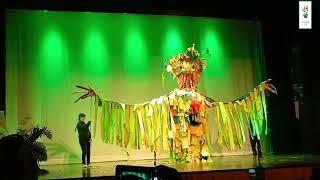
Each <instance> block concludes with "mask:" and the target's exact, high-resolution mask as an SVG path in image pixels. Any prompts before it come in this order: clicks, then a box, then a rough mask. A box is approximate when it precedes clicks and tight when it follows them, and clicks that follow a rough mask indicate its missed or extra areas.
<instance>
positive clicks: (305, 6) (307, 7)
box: [299, 1, 312, 29]
mask: <svg viewBox="0 0 320 180" xmlns="http://www.w3.org/2000/svg"><path fill="white" fill-rule="evenodd" d="M311 10H312V8H311V1H299V29H311V27H312V21H311V20H312V18H311V16H312V13H311Z"/></svg>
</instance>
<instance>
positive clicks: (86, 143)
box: [79, 139, 91, 164]
mask: <svg viewBox="0 0 320 180" xmlns="http://www.w3.org/2000/svg"><path fill="white" fill-rule="evenodd" d="M79 143H80V146H81V150H82V164H90V145H91V143H90V140H88V139H79ZM86 159H87V163H86Z"/></svg>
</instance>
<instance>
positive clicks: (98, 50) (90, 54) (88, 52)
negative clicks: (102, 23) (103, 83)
mask: <svg viewBox="0 0 320 180" xmlns="http://www.w3.org/2000/svg"><path fill="white" fill-rule="evenodd" d="M83 52H84V55H83V60H82V62H83V65H84V69H85V70H86V71H87V72H88V73H90V74H92V75H96V76H97V77H101V78H107V76H108V75H109V74H110V73H111V71H112V67H111V63H110V60H111V59H110V57H109V56H108V55H109V53H108V49H107V42H106V41H105V39H104V36H103V34H102V33H101V32H100V31H98V30H91V31H89V32H88V33H87V34H86V36H85V41H84V49H83Z"/></svg>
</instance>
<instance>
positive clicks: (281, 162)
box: [40, 155, 320, 179]
mask: <svg viewBox="0 0 320 180" xmlns="http://www.w3.org/2000/svg"><path fill="white" fill-rule="evenodd" d="M119 164H121V165H134V166H153V160H139V161H116V162H103V163H101V162H100V163H93V167H91V168H86V169H83V168H82V167H81V164H65V165H46V166H41V168H44V169H47V170H48V171H49V172H50V173H49V174H48V175H46V176H42V177H40V179H67V178H81V177H101V176H114V175H115V168H116V165H119ZM160 164H162V165H166V166H169V167H172V168H175V169H177V170H178V171H179V172H183V173H185V172H199V171H217V170H241V169H242V170H243V169H250V168H257V167H258V166H259V163H258V161H257V160H256V159H255V158H253V156H225V157H213V161H212V162H206V163H188V164H176V163H170V162H169V160H168V159H162V160H158V161H157V165H160ZM306 166H313V167H320V156H313V155H269V156H265V157H264V158H263V159H261V161H260V167H262V168H266V169H267V168H285V167H306Z"/></svg>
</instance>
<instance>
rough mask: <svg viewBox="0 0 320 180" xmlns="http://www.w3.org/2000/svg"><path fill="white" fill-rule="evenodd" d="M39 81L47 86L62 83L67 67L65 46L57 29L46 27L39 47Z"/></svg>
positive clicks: (51, 86)
mask: <svg viewBox="0 0 320 180" xmlns="http://www.w3.org/2000/svg"><path fill="white" fill-rule="evenodd" d="M40 49H41V50H40V68H41V69H40V72H41V74H40V77H41V83H42V85H44V86H45V87H47V88H49V89H50V88H56V87H58V86H59V85H60V86H61V85H62V82H63V80H64V78H65V73H66V70H67V69H68V67H67V63H68V59H67V53H66V46H65V43H64V41H63V39H62V37H61V35H60V34H59V33H58V31H56V30H53V29H48V30H47V32H46V33H45V34H44V36H43V39H42V43H41V47H40Z"/></svg>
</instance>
